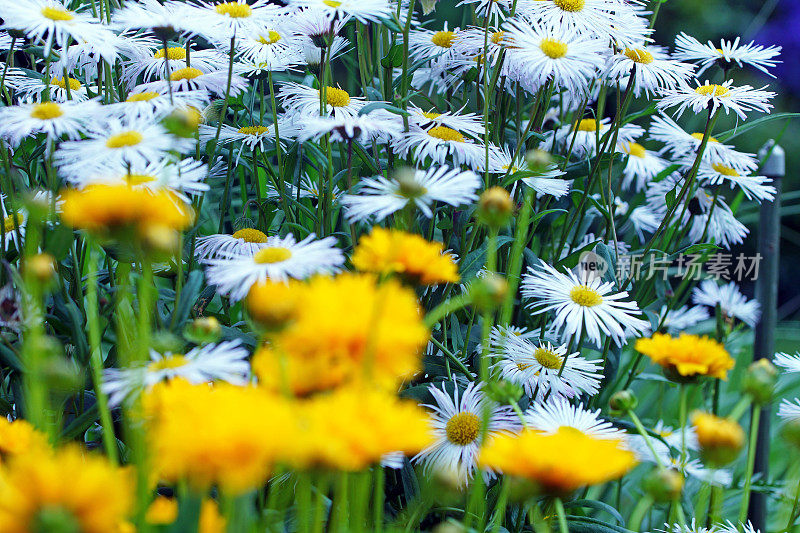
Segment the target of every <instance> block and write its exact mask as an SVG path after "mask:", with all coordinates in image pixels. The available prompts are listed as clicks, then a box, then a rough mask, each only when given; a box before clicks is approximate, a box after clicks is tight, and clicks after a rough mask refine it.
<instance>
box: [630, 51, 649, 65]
mask: <svg viewBox="0 0 800 533" xmlns="http://www.w3.org/2000/svg"><path fill="white" fill-rule="evenodd" d="M625 55H626V56H627V57H628V59H630V60H631V61H633V62H634V63H641V64H642V65H649V64H650V63H652V62H653V54H651V53H650V52H648V51H647V50H645V49H644V48H638V49H630V48H628V49H626V50H625Z"/></svg>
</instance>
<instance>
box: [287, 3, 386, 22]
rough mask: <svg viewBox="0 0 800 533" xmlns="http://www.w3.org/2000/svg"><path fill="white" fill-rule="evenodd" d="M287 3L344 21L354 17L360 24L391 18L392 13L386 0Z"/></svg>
mask: <svg viewBox="0 0 800 533" xmlns="http://www.w3.org/2000/svg"><path fill="white" fill-rule="evenodd" d="M289 5H290V6H291V7H306V8H308V9H309V10H319V11H322V12H324V13H327V14H329V15H330V17H331V18H338V19H342V20H344V21H347V20H348V19H350V18H354V19H356V20H357V21H359V22H361V23H362V24H366V23H368V22H379V21H380V20H381V19H388V18H392V14H393V13H394V9H393V6H392V5H391V4H390V3H389V2H388V1H387V0H341V1H339V0H333V1H331V0H291V1H290V2H289Z"/></svg>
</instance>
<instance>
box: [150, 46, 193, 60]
mask: <svg viewBox="0 0 800 533" xmlns="http://www.w3.org/2000/svg"><path fill="white" fill-rule="evenodd" d="M165 57H166V58H167V59H169V60H170V61H177V60H183V59H186V49H185V48H183V47H181V46H169V47H167V48H166V51H165V49H164V48H159V49H158V50H156V52H155V53H154V54H153V58H154V59H164V58H165Z"/></svg>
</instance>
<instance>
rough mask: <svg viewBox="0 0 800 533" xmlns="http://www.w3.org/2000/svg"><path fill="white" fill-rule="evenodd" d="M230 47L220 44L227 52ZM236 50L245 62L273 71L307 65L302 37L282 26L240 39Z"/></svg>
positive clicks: (226, 44) (284, 23)
mask: <svg viewBox="0 0 800 533" xmlns="http://www.w3.org/2000/svg"><path fill="white" fill-rule="evenodd" d="M281 24H282V25H286V24H288V23H287V22H283V23H281ZM229 45H230V43H220V48H221V49H222V50H225V49H226V47H227V46H229ZM236 50H237V52H238V53H239V56H240V57H241V59H242V60H243V61H245V62H248V63H252V64H255V65H264V67H265V68H268V69H269V70H272V71H283V70H287V69H288V68H290V67H291V66H295V65H302V64H303V63H305V59H304V57H303V41H302V38H301V36H300V35H299V34H297V33H295V32H293V31H291V30H288V29H283V27H281V25H276V26H274V27H268V28H266V29H262V30H261V31H260V32H259V33H257V34H252V35H246V36H242V37H240V38H239V39H237V41H236Z"/></svg>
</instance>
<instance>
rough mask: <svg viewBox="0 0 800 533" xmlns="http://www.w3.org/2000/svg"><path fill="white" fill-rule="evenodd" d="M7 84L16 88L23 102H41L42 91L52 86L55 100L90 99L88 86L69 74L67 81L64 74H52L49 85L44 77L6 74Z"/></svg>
mask: <svg viewBox="0 0 800 533" xmlns="http://www.w3.org/2000/svg"><path fill="white" fill-rule="evenodd" d="M6 85H8V87H9V88H12V89H14V91H16V92H17V93H18V94H17V96H18V97H19V99H20V100H21V101H22V102H41V101H42V93H44V92H45V89H47V88H48V87H49V88H50V100H51V101H53V102H59V103H62V102H67V101H69V100H73V101H76V102H83V101H85V100H88V99H89V95H88V93H87V92H86V86H84V84H82V83H81V82H80V81H79V80H77V79H75V78H72V77H69V76H67V78H66V81H65V80H64V78H63V77H62V76H52V77H51V78H50V84H49V86H48V84H47V80H45V78H44V77H35V78H34V77H31V76H28V75H25V74H18V73H17V72H14V73H11V72H9V74H8V75H7V76H6Z"/></svg>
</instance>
